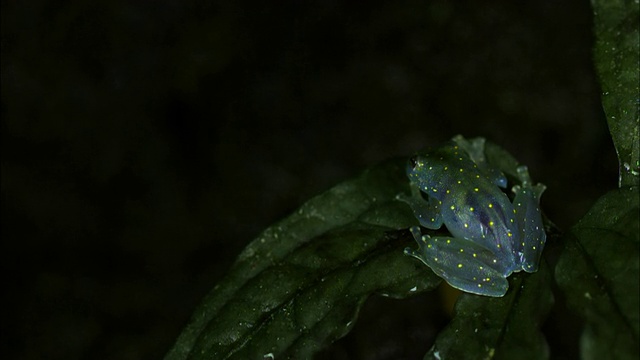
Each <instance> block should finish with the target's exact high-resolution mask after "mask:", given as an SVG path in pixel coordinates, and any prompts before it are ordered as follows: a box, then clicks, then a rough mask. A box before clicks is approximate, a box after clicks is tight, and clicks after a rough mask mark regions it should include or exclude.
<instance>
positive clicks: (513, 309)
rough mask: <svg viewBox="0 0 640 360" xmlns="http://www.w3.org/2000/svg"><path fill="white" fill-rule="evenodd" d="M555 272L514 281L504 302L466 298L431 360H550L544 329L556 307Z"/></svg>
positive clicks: (546, 270)
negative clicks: (553, 287)
mask: <svg viewBox="0 0 640 360" xmlns="http://www.w3.org/2000/svg"><path fill="white" fill-rule="evenodd" d="M550 276H551V275H550V273H549V267H548V266H547V264H546V263H545V262H544V261H543V262H542V263H541V264H540V269H539V270H538V272H536V273H534V274H525V273H517V274H516V275H513V276H511V277H510V278H509V280H510V281H509V291H508V292H507V294H506V295H505V296H504V297H501V298H491V297H484V296H478V295H472V294H463V295H462V296H461V297H460V299H459V300H458V302H457V303H456V307H455V314H454V318H453V320H452V321H451V323H449V325H448V326H447V327H446V329H445V330H444V331H442V332H441V333H440V334H439V335H438V338H437V340H436V343H435V345H434V346H433V347H432V348H431V350H430V351H429V353H428V354H427V355H426V356H425V359H470V358H472V359H491V358H496V359H544V358H548V357H549V349H548V346H547V342H546V340H545V338H544V336H543V335H542V333H541V332H540V327H541V325H542V323H543V322H544V319H545V318H546V315H547V314H548V312H549V310H550V308H551V305H553V295H552V293H551V288H550V286H549V284H550Z"/></svg>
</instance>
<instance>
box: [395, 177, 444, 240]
mask: <svg viewBox="0 0 640 360" xmlns="http://www.w3.org/2000/svg"><path fill="white" fill-rule="evenodd" d="M396 199H398V200H400V201H402V202H404V203H407V205H409V207H411V209H412V210H413V214H414V215H415V217H416V219H418V221H419V222H420V225H422V226H424V227H426V228H427V229H432V230H437V229H440V228H441V227H442V221H443V220H442V215H441V214H440V205H442V204H441V203H440V201H438V200H437V199H434V198H429V200H425V199H424V198H423V197H422V195H421V193H420V188H419V187H418V186H416V185H414V184H411V196H407V195H405V194H399V195H397V196H396Z"/></svg>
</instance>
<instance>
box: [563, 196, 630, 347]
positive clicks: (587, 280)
mask: <svg viewBox="0 0 640 360" xmlns="http://www.w3.org/2000/svg"><path fill="white" fill-rule="evenodd" d="M638 195H639V194H638V188H631V189H622V190H614V191H611V192H609V193H608V194H606V195H604V196H603V197H602V198H601V199H600V200H599V201H598V202H597V203H596V204H595V205H594V206H593V208H592V209H591V211H590V212H589V213H588V214H587V215H586V216H585V217H584V218H583V219H582V220H581V221H580V222H579V223H578V224H577V225H576V226H575V227H574V228H573V229H571V232H570V233H569V234H568V235H567V236H566V237H565V241H566V242H567V244H566V248H565V250H564V253H563V254H562V257H561V258H560V260H559V262H558V265H557V267H556V279H557V281H558V284H559V285H560V286H561V287H562V289H563V290H564V291H565V293H566V296H567V301H568V304H569V306H570V307H571V308H572V309H573V310H574V311H576V312H578V313H579V314H580V315H581V316H583V317H584V319H585V320H586V323H587V327H586V329H585V331H584V333H583V335H582V341H581V350H582V353H583V356H584V357H585V358H589V359H605V358H606V359H637V358H638V356H639V354H638V344H639V341H638V339H639V337H638V334H639V332H638V328H639V324H640V315H639V310H638V309H639V306H640V304H639V302H638V284H639V282H640V278H639V276H638V274H639V271H640V270H639V259H640V253H639V251H638V249H639V247H638V246H639V235H638V234H639V230H638Z"/></svg>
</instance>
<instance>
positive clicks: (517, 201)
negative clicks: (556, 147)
mask: <svg viewBox="0 0 640 360" xmlns="http://www.w3.org/2000/svg"><path fill="white" fill-rule="evenodd" d="M517 172H518V178H519V180H520V182H521V185H516V186H514V187H513V189H512V190H513V192H514V193H515V195H516V196H515V198H514V199H513V205H514V209H515V212H516V213H515V216H516V220H517V222H518V224H519V228H520V237H519V239H520V243H519V244H516V245H517V246H518V248H519V250H518V251H519V252H520V253H521V254H522V255H521V259H522V270H524V271H526V272H530V273H532V272H536V271H537V270H538V263H539V262H540V256H541V255H542V249H543V248H544V244H545V242H546V239H547V234H546V233H545V231H544V224H543V223H542V215H541V213H540V196H542V193H543V192H544V190H545V189H546V186H544V185H543V184H536V185H533V184H532V181H531V178H530V177H529V171H528V169H527V167H526V166H519V167H518V169H517Z"/></svg>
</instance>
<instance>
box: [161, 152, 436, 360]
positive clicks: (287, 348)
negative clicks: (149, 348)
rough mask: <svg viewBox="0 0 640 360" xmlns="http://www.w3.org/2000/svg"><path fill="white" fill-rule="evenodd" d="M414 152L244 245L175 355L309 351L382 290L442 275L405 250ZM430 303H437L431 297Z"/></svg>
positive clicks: (297, 354)
mask: <svg viewBox="0 0 640 360" xmlns="http://www.w3.org/2000/svg"><path fill="white" fill-rule="evenodd" d="M404 166H405V160H396V161H392V162H388V163H384V164H382V165H379V166H377V167H375V168H373V169H371V170H369V171H367V172H365V173H364V174H363V175H362V176H360V177H359V178H357V179H355V180H353V181H348V182H345V183H343V184H341V185H338V186H336V187H335V188H333V189H331V190H329V191H328V192H326V193H324V194H322V195H320V196H318V197H316V198H314V199H312V200H310V201H309V202H307V203H306V204H305V205H303V206H302V207H301V208H300V209H299V210H298V211H297V212H296V213H294V214H293V215H291V216H289V217H288V218H286V219H285V220H283V221H281V222H280V223H277V224H275V225H274V226H272V227H271V228H269V229H267V230H266V231H265V232H264V233H263V234H262V235H261V236H260V237H259V238H258V239H256V240H255V241H253V242H252V243H251V244H249V246H247V248H246V249H245V250H244V251H243V252H242V253H241V254H240V256H239V258H238V260H237V262H236V263H235V265H234V266H233V268H232V269H231V271H230V273H229V275H228V276H227V277H226V278H225V279H224V280H223V281H222V282H221V283H220V284H218V285H217V286H216V287H215V288H214V289H213V291H212V292H211V293H210V294H209V295H208V297H207V298H206V299H205V300H204V302H203V303H202V305H201V306H200V308H199V309H197V310H196V312H195V314H194V316H193V319H192V323H191V324H190V325H189V326H188V327H187V328H186V329H185V331H184V332H183V334H182V335H181V336H180V338H179V339H178V341H177V343H176V345H175V347H174V348H173V350H172V351H171V352H170V353H169V354H168V355H167V359H201V358H202V359H254V358H260V359H261V358H263V356H265V357H270V356H275V357H276V358H282V357H291V358H308V357H310V356H311V355H312V354H313V353H315V352H316V351H318V350H320V349H322V348H323V347H324V346H326V345H328V344H329V343H331V342H332V341H334V340H335V339H337V338H339V337H341V336H343V335H344V334H346V333H347V332H348V331H349V329H350V328H351V326H352V324H353V322H354V319H355V317H356V315H357V312H358V309H359V308H360V306H361V305H362V304H363V302H364V301H365V300H366V299H367V297H369V296H370V295H371V294H373V293H381V294H385V295H387V296H393V297H404V296H407V295H410V294H413V293H417V292H419V291H423V290H426V289H433V288H435V287H436V286H437V285H438V284H439V283H440V281H441V280H440V278H438V277H437V276H435V275H434V274H433V273H432V272H431V271H430V270H429V269H428V268H427V267H425V266H423V265H422V264H420V263H419V262H417V261H414V260H413V259H410V258H409V257H407V256H404V254H403V251H402V250H403V248H404V247H405V246H408V245H410V244H411V243H410V241H412V240H411V239H410V235H409V233H408V232H407V231H405V230H399V229H406V228H408V227H409V226H411V225H415V223H416V220H415V219H414V217H413V214H412V212H411V210H410V209H409V208H408V207H407V206H406V205H405V204H404V203H402V202H400V201H397V200H396V199H395V197H396V195H397V194H399V193H400V192H403V191H407V188H406V187H407V180H405V179H406V178H405V175H404ZM425 306H428V304H425Z"/></svg>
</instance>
